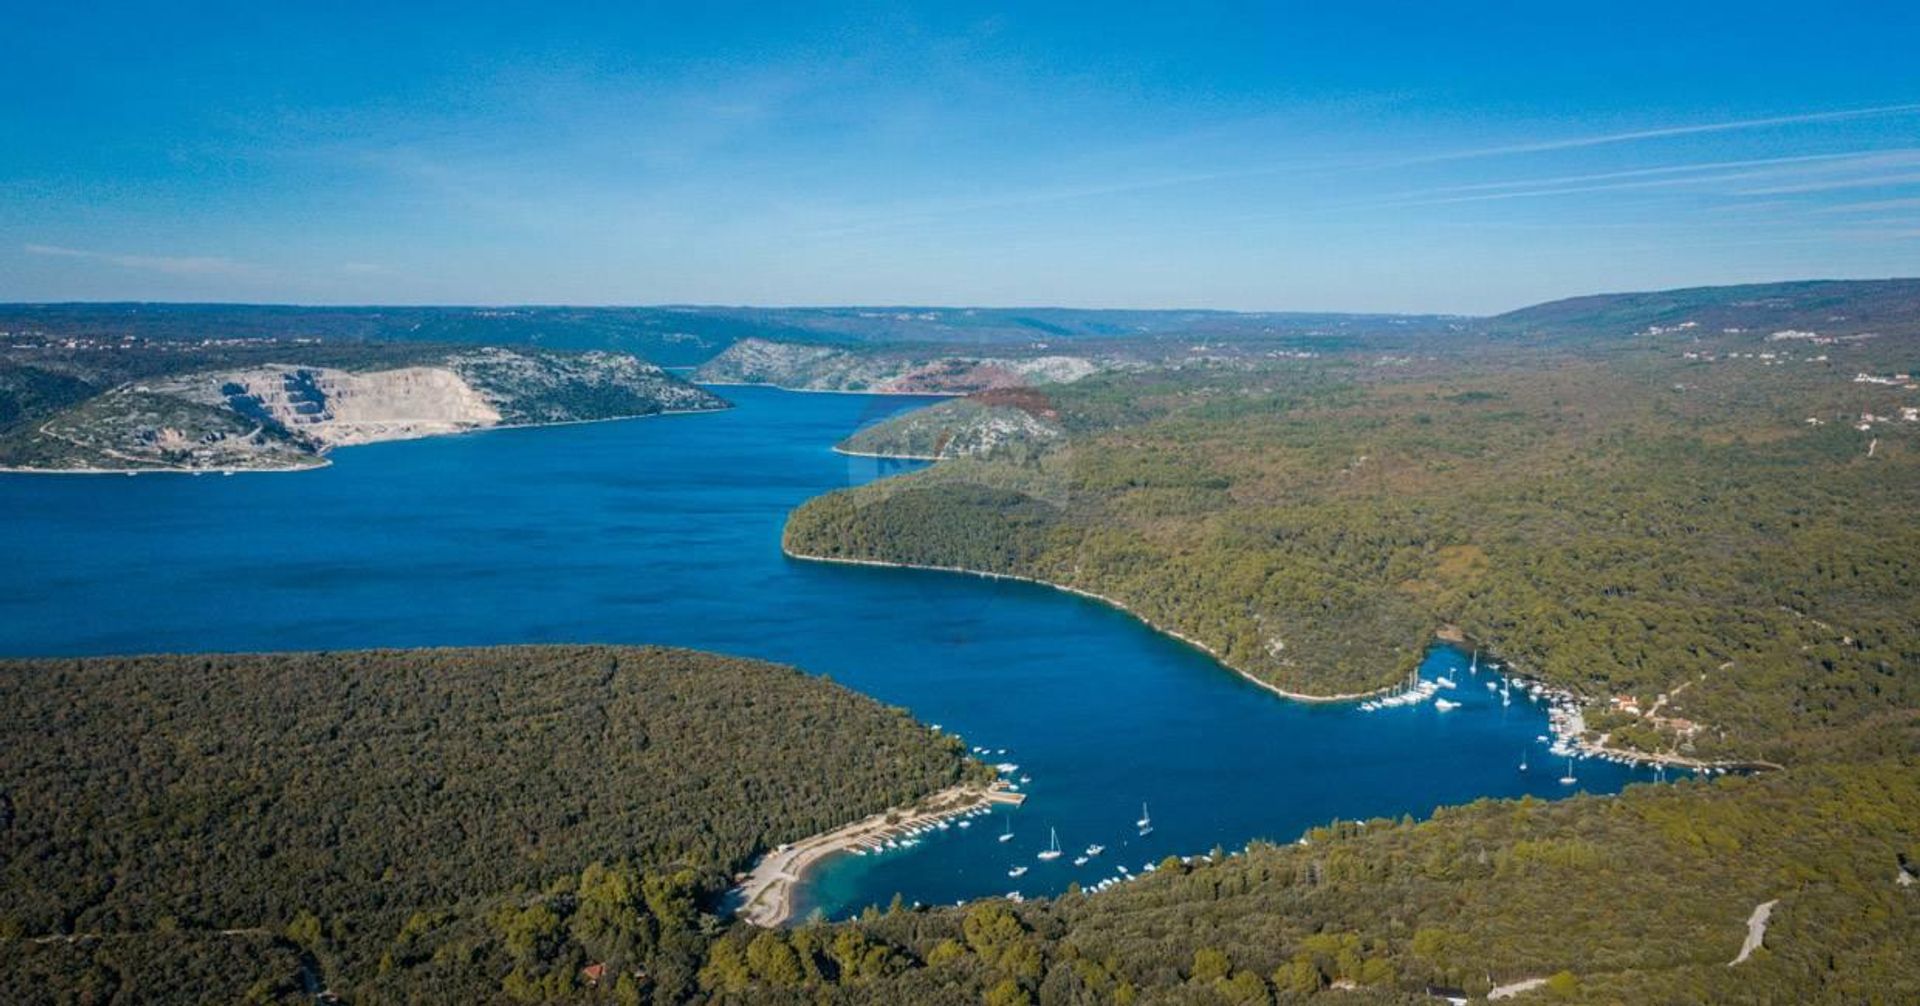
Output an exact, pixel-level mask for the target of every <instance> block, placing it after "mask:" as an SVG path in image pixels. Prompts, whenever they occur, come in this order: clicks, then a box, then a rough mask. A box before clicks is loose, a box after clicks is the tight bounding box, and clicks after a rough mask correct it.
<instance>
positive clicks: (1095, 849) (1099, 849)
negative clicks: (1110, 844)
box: [1087, 845, 1107, 856]
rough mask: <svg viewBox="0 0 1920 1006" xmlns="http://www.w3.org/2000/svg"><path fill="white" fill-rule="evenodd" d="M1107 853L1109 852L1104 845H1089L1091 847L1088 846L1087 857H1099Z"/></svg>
mask: <svg viewBox="0 0 1920 1006" xmlns="http://www.w3.org/2000/svg"><path fill="white" fill-rule="evenodd" d="M1105 851H1107V847H1106V846H1104V845H1089V846H1087V855H1089V856H1098V855H1100V854H1101V853H1103V852H1105Z"/></svg>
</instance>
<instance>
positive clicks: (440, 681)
mask: <svg viewBox="0 0 1920 1006" xmlns="http://www.w3.org/2000/svg"><path fill="white" fill-rule="evenodd" d="M0 766H4V767H5V773H4V778H5V791H4V794H0V824H3V825H4V830H0V877H4V882H3V883H0V889H3V890H4V891H5V895H4V899H3V900H0V936H3V937H4V939H0V1000H4V1001H7V1002H14V1003H26V1002H35V1001H71V1002H104V1001H121V1002H151V1001H168V1000H170V1001H193V1002H207V1001H237V1000H239V999H241V998H243V997H246V996H253V997H257V998H266V999H272V998H277V997H280V996H290V995H294V994H297V993H299V992H300V991H301V990H302V989H303V988H306V987H307V986H308V985H309V984H312V985H313V986H314V987H316V988H318V987H331V988H333V989H334V990H335V991H337V992H339V993H341V994H343V995H346V996H348V997H349V998H351V999H353V1000H354V1001H357V1002H384V1001H405V1000H409V999H417V998H418V997H420V996H423V995H424V996H427V997H429V998H430V999H434V1000H436V1001H450V1000H455V999H459V1000H465V1001H472V1000H474V999H476V998H486V997H488V996H494V995H499V994H501V993H502V990H503V989H512V990H517V991H519V992H520V993H522V995H523V996H526V997H531V998H534V999H538V998H543V997H545V996H547V995H549V994H558V993H562V992H566V991H569V990H572V989H573V988H574V987H575V986H576V985H578V984H579V981H580V979H579V976H578V972H579V970H580V969H581V968H582V967H585V966H586V965H588V964H589V963H599V962H605V963H608V964H609V966H610V967H611V968H612V970H611V972H610V974H609V977H608V980H607V985H608V987H609V988H611V987H612V986H613V985H615V984H618V982H617V981H616V979H618V978H619V976H622V975H625V976H626V981H625V983H626V984H628V985H631V984H633V979H632V972H633V971H635V970H642V971H645V972H646V973H647V974H648V975H649V977H650V982H651V987H653V988H655V989H657V990H661V991H663V992H665V993H668V995H667V998H669V999H671V998H674V997H676V996H678V995H679V994H682V993H684V992H686V991H690V990H691V988H692V983H693V977H694V973H695V971H696V970H697V968H698V967H699V965H700V964H701V963H702V960H703V957H704V950H703V943H704V938H703V936H702V933H703V932H706V931H708V930H711V929H713V928H714V927H716V926H717V922H716V921H715V920H714V919H713V918H712V916H711V915H710V914H708V913H709V912H710V911H711V910H712V906H711V904H710V903H709V902H710V899H711V897H712V896H713V895H714V894H715V893H716V892H717V891H719V890H721V889H723V888H724V887H725V886H726V885H727V882H728V878H729V876H730V875H731V874H732V872H733V871H736V870H738V869H740V868H743V867H744V866H745V865H746V864H747V863H748V862H749V860H750V859H751V858H752V857H753V856H754V855H756V854H757V853H758V852H760V851H763V850H765V849H769V848H771V847H773V846H774V845H777V844H779V843H781V842H786V841H791V840H793V839H796V838H799V837H802V836H805V835H808V834H812V833H815V832H818V831H823V830H827V829H829V828H832V827H835V826H838V825H840V824H842V823H844V822H846V821H849V820H854V819H857V818H860V817H863V816H865V815H867V814H871V813H874V812H876V811H879V810H881V809H884V808H886V807H889V806H896V805H900V804H903V803H907V802H911V801H912V800H914V799H916V798H918V797H919V796H921V795H924V794H927V793H930V792H932V791H934V790H937V789H940V788H942V787H944V786H946V785H949V784H951V783H953V782H954V781H957V780H958V779H960V778H962V777H963V775H966V774H969V773H971V774H974V775H976V776H977V775H978V774H979V773H981V772H983V771H986V770H984V769H983V768H982V767H981V766H978V765H975V764H972V763H969V762H967V761H966V760H965V758H964V754H963V752H962V751H961V750H960V747H959V745H958V743H957V742H956V741H953V740H952V739H951V738H943V737H941V736H939V735H936V734H934V733H932V732H930V731H928V730H927V729H926V728H925V727H923V726H920V725H918V724H916V723H914V722H913V721H912V720H911V719H910V718H909V717H907V716H906V715H905V714H904V713H902V712H900V711H899V710H893V709H887V708H884V707H882V706H880V705H878V704H876V703H874V702H872V701H871V700H869V699H866V698H864V697H862V696H860V695H857V694H855V693H852V692H850V691H847V690H846V689H844V688H841V687H839V686H836V685H833V684H831V683H830V682H826V681H823V680H821V679H818V678H813V677H809V676H807V675H804V674H801V673H799V672H797V671H793V670H790V669H786V668H781V667H776V666H772V665H768V664H762V663H757V662H753V661H745V660H735V659H727V658H721V657H714V656H708V655H705V654H698V653H691V652H686V651H677V650H663V649H623V648H606V647H524V648H513V647H509V648H499V649H482V650H426V651H375V652H366V653H328V654H298V655H285V656H193V657H138V658H101V659H86V660H40V661H21V662H13V663H5V664H0ZM190 976H199V977H195V978H191V980H190ZM216 979H217V980H216ZM200 981H206V982H209V983H211V984H208V985H206V986H205V987H204V988H202V989H200V990H199V991H194V985H195V983H196V982H200ZM216 989H224V990H226V992H229V993H231V995H227V994H216V993H215V992H214V990H216Z"/></svg>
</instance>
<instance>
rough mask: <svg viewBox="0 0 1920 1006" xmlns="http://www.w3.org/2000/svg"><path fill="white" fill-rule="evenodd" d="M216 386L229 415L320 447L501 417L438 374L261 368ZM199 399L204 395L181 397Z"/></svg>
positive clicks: (448, 374) (448, 375)
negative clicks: (264, 422)
mask: <svg viewBox="0 0 1920 1006" xmlns="http://www.w3.org/2000/svg"><path fill="white" fill-rule="evenodd" d="M207 376H211V377H214V378H217V379H218V380H219V382H220V386H219V388H218V389H217V390H218V393H219V394H220V396H221V397H223V398H224V399H225V401H226V404H228V405H229V406H230V407H231V408H233V410H234V411H235V412H238V413H240V414H242V415H252V416H255V417H257V418H262V419H269V420H272V421H273V422H276V423H279V424H280V425H281V426H283V427H285V428H286V429H287V430H288V431H289V432H292V433H295V434H298V435H302V436H305V437H308V438H310V439H312V440H313V441H314V442H315V443H317V444H320V445H321V446H323V447H339V446H343V445H347V444H364V443H371V442H373V441H377V440H400V439H405V438H408V437H426V436H433V435H436V434H441V433H458V432H461V431H463V430H472V429H479V428H482V427H487V426H496V425H498V424H499V423H500V410H499V409H497V408H495V407H494V406H493V404H492V403H491V402H489V401H488V400H487V398H486V397H485V396H484V395H482V394H481V393H480V392H479V391H477V390H476V389H475V388H474V387H473V386H472V385H471V384H468V383H467V382H466V380H464V379H463V378H462V377H461V376H460V375H459V374H457V373H455V372H454V371H452V370H449V369H447V368H444V367H403V368H400V369H398V370H377V371H372V372H370V373H364V374H356V373H354V372H352V371H347V370H330V369H310V368H306V367H294V366H286V367H265V368H261V369H258V370H250V371H244V372H241V373H237V374H220V375H205V376H202V377H200V378H197V379H195V380H196V383H197V382H199V381H205V380H206V379H207ZM182 390H184V391H188V392H190V393H192V397H196V398H197V397H199V394H200V393H204V391H205V389H204V388H201V387H189V388H184V389H182Z"/></svg>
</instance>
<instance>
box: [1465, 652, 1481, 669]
mask: <svg viewBox="0 0 1920 1006" xmlns="http://www.w3.org/2000/svg"><path fill="white" fill-rule="evenodd" d="M1467 673H1468V674H1479V673H1480V648H1479V647H1478V646H1476V647H1474V648H1473V663H1470V664H1468V665H1467Z"/></svg>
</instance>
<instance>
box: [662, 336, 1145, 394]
mask: <svg viewBox="0 0 1920 1006" xmlns="http://www.w3.org/2000/svg"><path fill="white" fill-rule="evenodd" d="M1109 366H1112V364H1111V363H1105V364H1103V363H1100V362H1096V361H1094V360H1092V359H1089V358H1087V357H1084V356H1060V355H1033V356H1021V357H1012V356H965V355H952V354H947V353H942V352H939V351H910V350H852V349H845V348H841V347H837V346H822V345H812V344H804V343H787V342H770V341H767V340H764V339H744V340H741V341H740V342H736V343H734V344H733V345H732V346H729V347H728V348H727V350H726V351H725V352H723V353H721V354H720V355H719V356H716V357H714V358H713V359H712V360H709V361H707V362H706V363H705V364H702V365H701V367H700V369H699V370H697V371H695V379H696V380H699V381H701V382H704V383H709V384H770V385H773V386H775V387H780V388H789V389H793V390H800V391H856V392H865V393H870V394H894V395H923V394H940V395H963V394H968V393H970V392H975V391H984V390H987V389H990V388H1007V387H1023V386H1027V385H1033V384H1055V383H1071V382H1073V381H1077V380H1080V379H1081V378H1084V377H1086V376H1087V375H1089V374H1092V373H1095V372H1096V371H1098V370H1101V369H1103V368H1104V367H1109Z"/></svg>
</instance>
